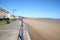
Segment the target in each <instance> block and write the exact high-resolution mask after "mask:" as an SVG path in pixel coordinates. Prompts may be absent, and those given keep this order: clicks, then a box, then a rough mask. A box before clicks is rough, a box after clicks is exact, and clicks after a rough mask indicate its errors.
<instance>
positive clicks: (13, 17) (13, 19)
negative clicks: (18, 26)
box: [13, 9, 16, 21]
mask: <svg viewBox="0 0 60 40" xmlns="http://www.w3.org/2000/svg"><path fill="white" fill-rule="evenodd" d="M15 11H16V9H13V21H14V19H15V15H14V14H15Z"/></svg>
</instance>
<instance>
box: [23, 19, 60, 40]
mask: <svg viewBox="0 0 60 40" xmlns="http://www.w3.org/2000/svg"><path fill="white" fill-rule="evenodd" d="M24 22H25V24H26V27H28V30H29V34H30V37H31V39H32V40H60V22H57V21H52V20H36V19H24Z"/></svg>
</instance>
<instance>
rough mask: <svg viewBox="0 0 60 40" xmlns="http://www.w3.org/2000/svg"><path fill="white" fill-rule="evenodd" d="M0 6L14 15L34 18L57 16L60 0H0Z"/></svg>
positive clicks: (59, 10)
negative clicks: (13, 11)
mask: <svg viewBox="0 0 60 40" xmlns="http://www.w3.org/2000/svg"><path fill="white" fill-rule="evenodd" d="M0 7H2V8H4V9H6V10H8V11H9V12H10V13H11V14H13V13H12V10H13V9H16V11H15V13H14V15H16V16H25V17H35V18H59V19H60V0H1V1H0Z"/></svg>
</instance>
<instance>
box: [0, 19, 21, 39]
mask: <svg viewBox="0 0 60 40" xmlns="http://www.w3.org/2000/svg"><path fill="white" fill-rule="evenodd" d="M20 26H21V21H20V20H19V21H16V22H13V23H10V24H7V25H5V26H2V27H1V28H0V40H17V39H18V34H19V30H20Z"/></svg>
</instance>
